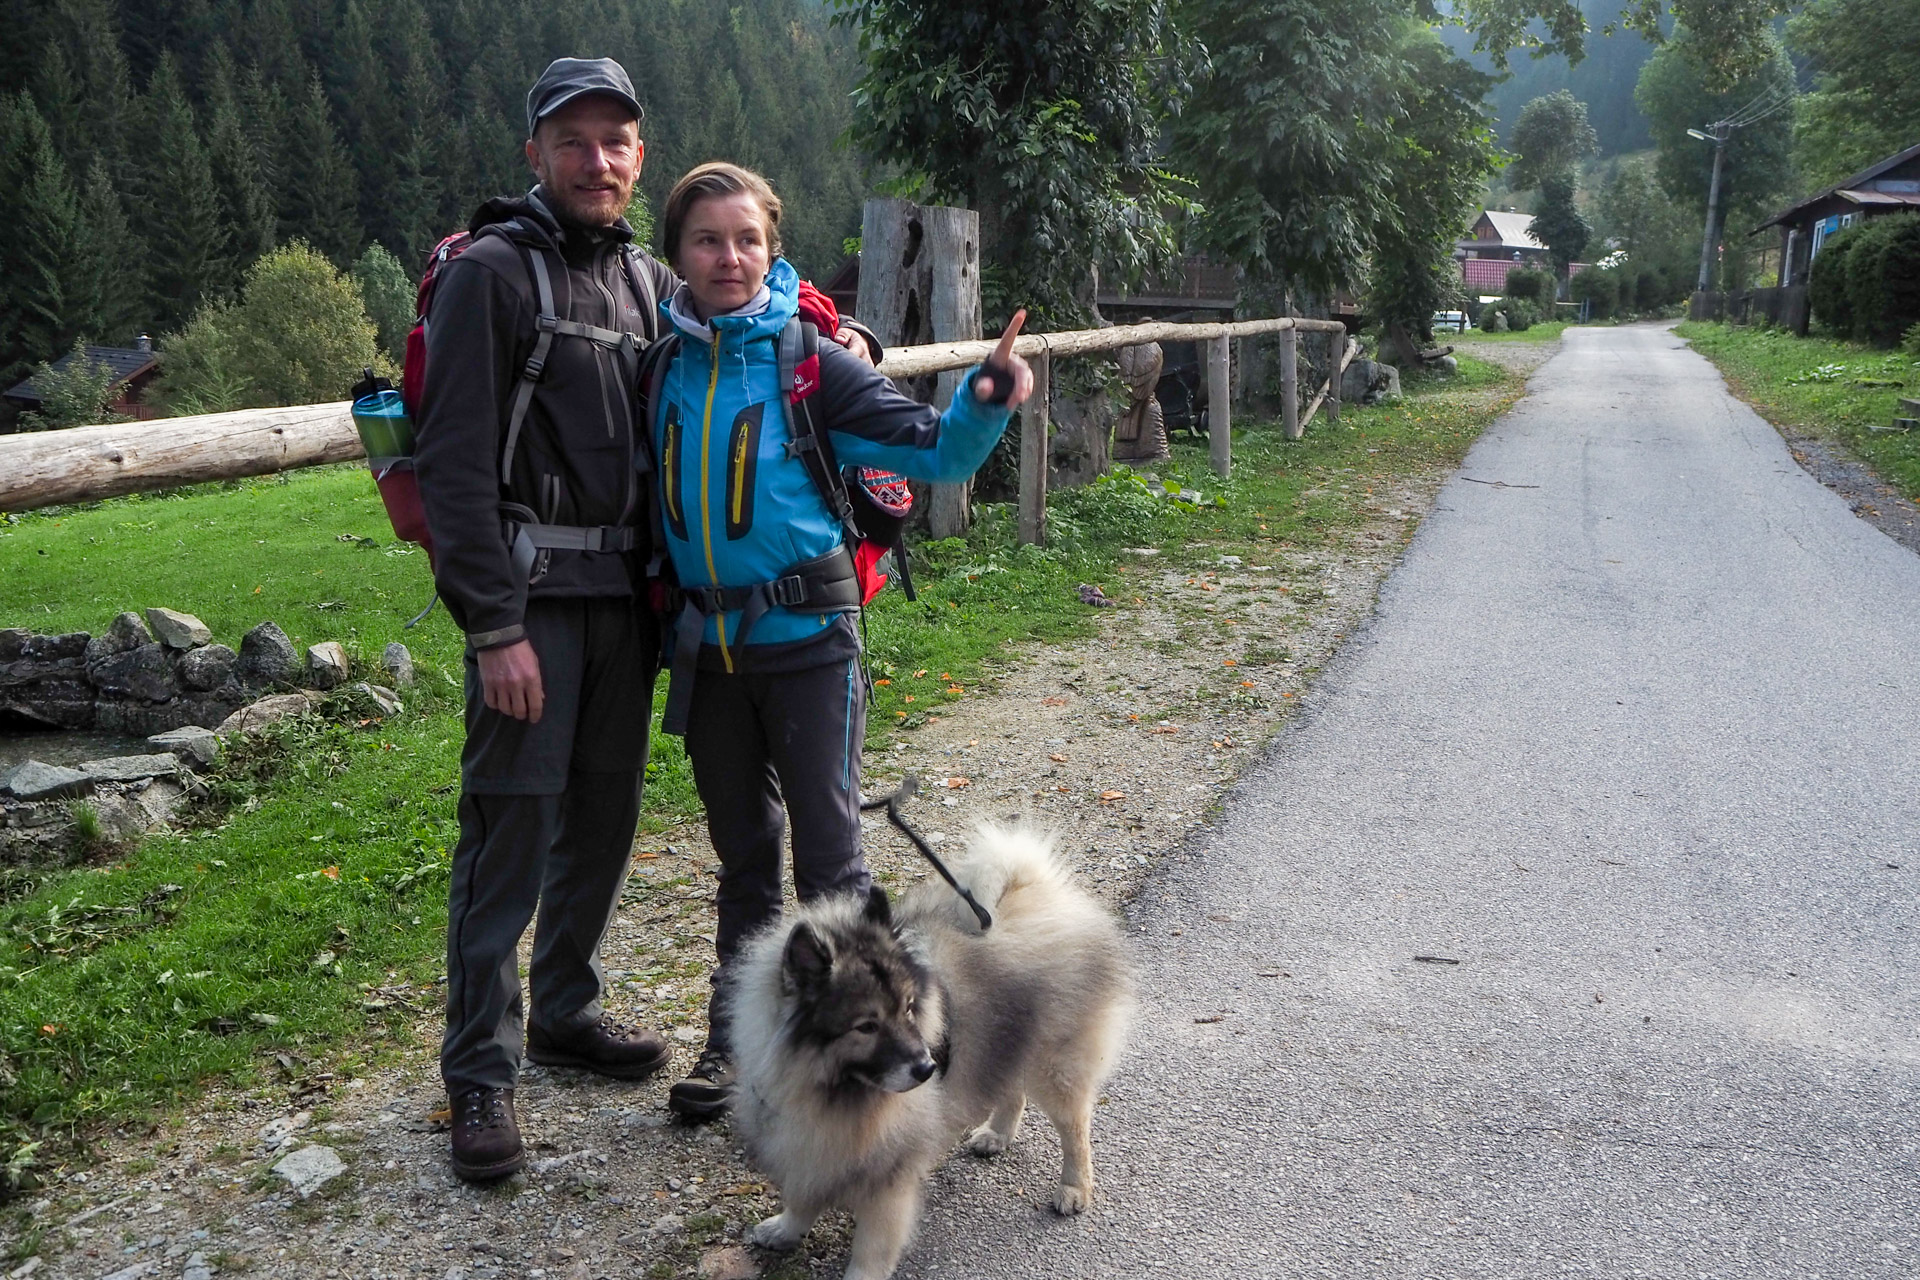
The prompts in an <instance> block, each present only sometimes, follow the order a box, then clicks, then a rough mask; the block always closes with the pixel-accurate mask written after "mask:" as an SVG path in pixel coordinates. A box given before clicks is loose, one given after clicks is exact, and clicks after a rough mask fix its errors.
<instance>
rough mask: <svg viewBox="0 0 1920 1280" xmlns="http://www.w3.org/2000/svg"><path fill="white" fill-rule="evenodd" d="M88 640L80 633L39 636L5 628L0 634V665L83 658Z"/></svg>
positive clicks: (20, 628)
mask: <svg viewBox="0 0 1920 1280" xmlns="http://www.w3.org/2000/svg"><path fill="white" fill-rule="evenodd" d="M91 639H93V637H92V636H90V635H88V634H87V633H86V632H84V631H70V632H68V633H67V634H66V635H61V636H43V635H37V634H35V633H34V632H32V631H28V630H27V629H26V628H24V627H9V628H7V629H6V630H4V631H0V666H4V665H5V664H7V663H10V662H63V661H65V660H67V659H69V658H84V657H86V655H87V642H88V641H89V640H91Z"/></svg>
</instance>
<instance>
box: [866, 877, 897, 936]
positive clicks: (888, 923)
mask: <svg viewBox="0 0 1920 1280" xmlns="http://www.w3.org/2000/svg"><path fill="white" fill-rule="evenodd" d="M865 915H866V918H867V919H868V920H870V921H872V922H873V923H874V924H877V925H879V926H880V927H881V928H883V929H891V928H893V904H892V903H890V902H888V901H887V891H886V890H885V889H883V888H881V887H880V886H879V885H877V884H876V885H874V886H872V887H871V888H869V889H868V890H867V909H866V912H865Z"/></svg>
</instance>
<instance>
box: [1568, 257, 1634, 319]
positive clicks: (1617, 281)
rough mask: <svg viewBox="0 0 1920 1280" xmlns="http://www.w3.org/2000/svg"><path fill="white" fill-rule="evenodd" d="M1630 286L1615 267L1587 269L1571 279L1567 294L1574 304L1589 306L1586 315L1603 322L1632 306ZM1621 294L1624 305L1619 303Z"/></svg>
mask: <svg viewBox="0 0 1920 1280" xmlns="http://www.w3.org/2000/svg"><path fill="white" fill-rule="evenodd" d="M1632 284H1633V282H1632V280H1631V279H1630V278H1629V277H1628V276H1627V275H1626V273H1625V272H1623V271H1621V270H1619V269H1618V268H1616V267H1588V268H1587V269H1586V270H1585V271H1582V272H1581V273H1580V274H1579V275H1577V276H1575V277H1574V278H1573V281H1572V282H1571V283H1570V284H1569V285H1568V286H1567V292H1568V293H1570V294H1571V295H1572V296H1573V300H1574V301H1575V302H1585V303H1588V304H1589V307H1588V313H1589V314H1590V315H1591V316H1592V318H1593V319H1595V320H1605V319H1607V318H1608V317H1610V316H1613V315H1617V314H1618V313H1620V312H1621V311H1624V310H1626V309H1627V308H1628V307H1630V306H1631V305H1632V301H1633V288H1632ZM1623 292H1624V293H1625V294H1626V303H1625V305H1623V304H1622V301H1621V294H1622V293H1623Z"/></svg>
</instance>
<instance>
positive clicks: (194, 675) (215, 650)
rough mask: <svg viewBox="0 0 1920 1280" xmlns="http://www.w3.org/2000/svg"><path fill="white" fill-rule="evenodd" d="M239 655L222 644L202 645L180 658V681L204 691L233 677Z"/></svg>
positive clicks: (237, 665)
mask: <svg viewBox="0 0 1920 1280" xmlns="http://www.w3.org/2000/svg"><path fill="white" fill-rule="evenodd" d="M239 665H240V657H239V655H238V654H236V653H235V652H234V651H233V650H231V649H229V648H227V646H225V645H223V644H209V645H202V646H201V647H199V648H197V649H193V650H190V651H188V652H187V653H185V654H183V655H182V656H181V658H180V683H181V684H183V685H185V686H186V687H187V688H189V689H195V690H198V691H199V692H201V693H205V692H207V691H209V690H212V689H218V688H219V687H220V686H221V685H223V684H225V683H226V682H227V681H229V680H231V679H232V678H233V673H234V671H235V669H237V668H238V667H239Z"/></svg>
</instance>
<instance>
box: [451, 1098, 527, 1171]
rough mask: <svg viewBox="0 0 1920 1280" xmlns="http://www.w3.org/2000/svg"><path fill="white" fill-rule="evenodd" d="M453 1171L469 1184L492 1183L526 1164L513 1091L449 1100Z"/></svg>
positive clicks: (525, 1153)
mask: <svg viewBox="0 0 1920 1280" xmlns="http://www.w3.org/2000/svg"><path fill="white" fill-rule="evenodd" d="M451 1101H452V1115H451V1117H450V1119H451V1122H452V1125H453V1171H454V1172H455V1173H457V1174H459V1175H460V1176H461V1177H462V1178H465V1179H466V1180H467V1181H468V1182H494V1181H497V1180H499V1179H501V1178H504V1177H506V1176H507V1175H508V1174H510V1173H518V1172H519V1171H520V1166H522V1165H524V1164H525V1163H526V1162H527V1152H526V1148H525V1147H523V1146H521V1145H520V1125H519V1122H518V1121H516V1120H515V1119H514V1118H513V1090H511V1089H468V1090H466V1091H465V1092H463V1093H457V1094H455V1095H454V1096H453V1098H452V1100H451Z"/></svg>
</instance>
